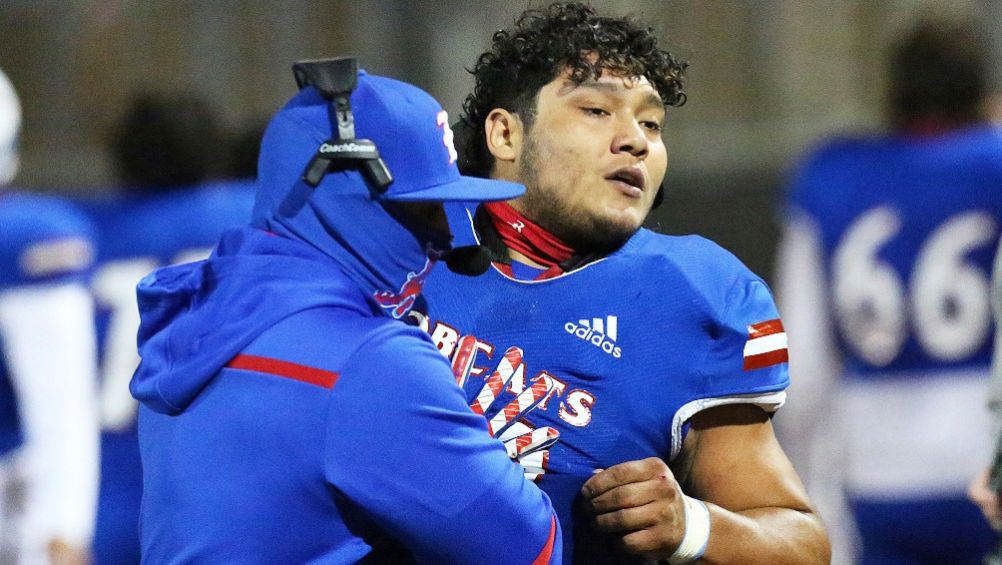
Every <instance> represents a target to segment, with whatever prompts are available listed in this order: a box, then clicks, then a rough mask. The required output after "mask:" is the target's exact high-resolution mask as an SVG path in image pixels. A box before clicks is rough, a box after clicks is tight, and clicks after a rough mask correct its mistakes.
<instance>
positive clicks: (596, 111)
mask: <svg viewBox="0 0 1002 565" xmlns="http://www.w3.org/2000/svg"><path fill="white" fill-rule="evenodd" d="M581 111H582V112H584V113H585V114H588V115H589V116H608V115H610V114H609V112H607V111H605V110H603V109H602V108H594V107H587V106H586V107H582V108H581Z"/></svg>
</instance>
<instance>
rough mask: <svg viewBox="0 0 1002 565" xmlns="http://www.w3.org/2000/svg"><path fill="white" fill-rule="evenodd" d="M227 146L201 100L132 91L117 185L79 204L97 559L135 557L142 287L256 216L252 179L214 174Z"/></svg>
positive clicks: (118, 136)
mask: <svg viewBox="0 0 1002 565" xmlns="http://www.w3.org/2000/svg"><path fill="white" fill-rule="evenodd" d="M223 146H224V141H223V135H222V134H221V131H220V127H219V124H218V119H217V115H216V113H215V111H214V110H213V109H212V108H211V106H210V105H209V103H208V102H206V101H205V100H204V99H203V98H201V97H199V96H196V95H194V94H186V93H180V94H142V95H139V96H136V97H135V98H134V99H133V101H132V102H131V103H130V105H129V107H128V108H127V109H126V110H125V112H124V113H123V116H122V118H121V121H120V122H119V123H118V125H117V127H116V129H115V131H114V133H113V135H112V139H111V148H112V152H113V156H114V160H115V164H116V165H117V168H118V173H119V178H120V179H121V182H122V187H121V190H120V191H119V192H118V193H116V194H113V195H111V196H109V197H106V198H102V199H97V200H89V201H85V202H82V203H81V205H82V206H83V207H84V209H85V210H86V211H87V212H88V213H89V215H90V216H91V218H92V219H93V221H94V224H95V225H96V228H97V230H98V239H99V249H100V251H99V254H98V266H97V269H96V272H95V275H94V280H93V291H94V296H95V298H96V300H97V308H98V331H99V339H100V344H101V345H100V354H101V355H100V357H101V364H100V367H101V378H102V380H101V383H102V384H101V413H102V424H103V433H102V441H101V494H100V505H99V509H98V523H97V528H96V532H95V538H94V554H95V561H96V564H97V565H112V564H120V563H121V564H125V563H138V562H139V534H138V531H137V528H138V523H139V505H140V500H141V495H142V474H141V468H140V461H139V447H138V443H137V438H136V401H135V400H134V399H133V398H132V397H131V396H130V395H129V379H131V378H132V373H133V372H134V371H135V369H136V366H137V365H138V364H139V355H138V353H137V352H136V332H137V330H138V328H139V312H138V308H137V305H136V284H138V283H139V280H140V279H141V278H142V277H143V276H145V275H146V274H148V273H150V272H151V271H153V270H154V269H156V268H158V267H161V266H164V265H170V264H175V263H185V262H189V261H194V260H197V259H202V258H204V257H206V256H208V254H209V251H210V250H211V249H212V246H213V245H215V243H216V242H217V241H218V240H219V236H220V235H221V234H222V232H223V231H224V230H226V229H227V228H231V227H235V226H240V225H243V224H245V223H246V222H247V220H248V219H249V218H250V211H251V208H252V207H253V202H254V183H253V179H245V180H238V181H232V182H220V181H214V180H212V179H213V177H214V176H216V173H217V171H219V170H221V168H222V160H223V157H224V152H223V151H220V149H221V148H222V147H223Z"/></svg>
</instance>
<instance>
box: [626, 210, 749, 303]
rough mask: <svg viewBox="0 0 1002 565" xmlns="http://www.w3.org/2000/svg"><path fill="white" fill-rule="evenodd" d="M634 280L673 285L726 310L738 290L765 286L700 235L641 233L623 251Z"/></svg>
mask: <svg viewBox="0 0 1002 565" xmlns="http://www.w3.org/2000/svg"><path fill="white" fill-rule="evenodd" d="M621 253H622V257H621V258H622V259H625V260H626V261H627V263H628V264H629V265H631V267H630V272H631V273H632V274H631V276H639V277H647V278H649V280H650V283H649V284H651V285H657V286H658V287H665V286H666V285H670V286H669V288H672V291H673V292H686V293H689V294H690V295H696V297H698V298H699V299H700V300H701V301H705V302H708V303H709V304H710V305H711V306H713V307H714V309H718V308H723V307H724V304H725V302H726V300H727V295H728V293H730V292H731V291H732V289H733V288H735V287H736V286H741V285H742V284H748V283H752V282H756V283H761V284H762V285H765V283H764V282H763V281H762V279H761V278H760V277H759V276H758V275H756V274H755V273H753V272H752V271H751V270H750V269H749V268H748V267H747V266H745V264H744V263H743V262H741V260H740V259H738V258H737V257H736V256H735V255H734V254H733V253H731V252H730V251H728V250H727V249H724V248H723V247H721V246H720V245H719V244H717V243H716V242H713V241H711V240H709V239H707V238H705V237H702V236H698V235H665V234H660V233H657V232H654V231H651V230H648V229H641V230H640V231H639V232H637V234H635V235H634V237H633V238H631V240H630V241H629V242H628V244H627V245H626V246H625V247H624V249H623V250H622V252H621Z"/></svg>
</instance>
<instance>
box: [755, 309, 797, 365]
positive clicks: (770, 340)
mask: <svg viewBox="0 0 1002 565" xmlns="http://www.w3.org/2000/svg"><path fill="white" fill-rule="evenodd" d="M744 356H745V363H744V369H745V370H746V371H752V370H755V369H764V368H765V367H771V366H773V365H778V364H780V363H786V362H787V361H788V360H789V355H788V354H787V350H786V331H785V330H783V322H782V321H780V320H779V318H776V319H775V320H768V321H765V322H759V323H757V324H752V325H750V326H748V341H746V342H745V350H744Z"/></svg>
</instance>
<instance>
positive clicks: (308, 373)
mask: <svg viewBox="0 0 1002 565" xmlns="http://www.w3.org/2000/svg"><path fill="white" fill-rule="evenodd" d="M226 366H227V367H229V368H231V369H243V370H245V371H257V372H258V373H265V374H268V375H275V376H277V377H285V378H287V379H292V380H295V381H300V382H304V383H309V384H311V385H317V386H322V387H324V388H332V387H333V386H334V383H336V382H337V378H338V374H337V373H332V372H330V371H325V370H323V369H317V368H316V367H309V366H307V365H300V364H298V363H290V362H288V361H281V360H279V359H272V358H271V357H259V356H257V355H244V354H242V353H241V354H239V355H237V356H236V357H234V358H233V359H231V360H230V362H229V363H227V364H226Z"/></svg>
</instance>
